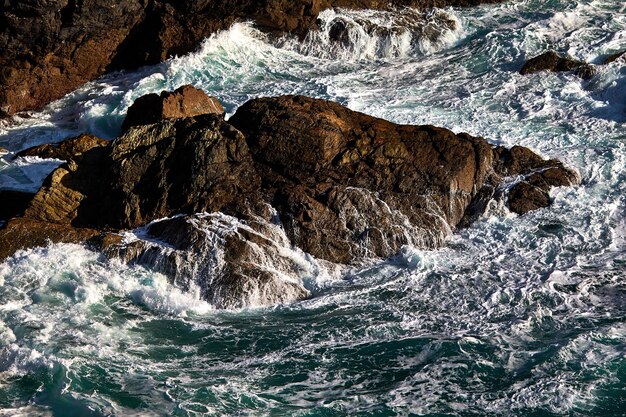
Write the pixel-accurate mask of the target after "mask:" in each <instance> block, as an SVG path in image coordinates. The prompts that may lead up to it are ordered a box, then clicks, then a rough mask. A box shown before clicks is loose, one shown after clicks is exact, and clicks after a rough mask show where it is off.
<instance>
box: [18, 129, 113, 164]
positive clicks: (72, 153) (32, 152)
mask: <svg viewBox="0 0 626 417" xmlns="http://www.w3.org/2000/svg"><path fill="white" fill-rule="evenodd" d="M108 143H109V141H108V140H105V139H100V138H98V137H95V136H92V135H80V136H77V137H75V138H70V139H66V140H64V141H63V142H60V143H46V144H44V145H39V146H34V147H32V148H28V149H25V150H23V151H20V152H18V153H17V154H16V155H15V156H16V157H22V156H38V157H40V158H46V159H61V160H63V161H69V160H71V159H74V158H76V157H79V156H81V155H82V154H84V153H85V152H87V151H89V150H91V149H93V148H95V147H101V146H107V145H108Z"/></svg>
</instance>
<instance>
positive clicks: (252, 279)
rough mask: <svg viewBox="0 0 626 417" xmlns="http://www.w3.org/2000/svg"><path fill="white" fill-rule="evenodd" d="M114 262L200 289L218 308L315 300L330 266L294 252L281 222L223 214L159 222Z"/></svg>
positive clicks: (118, 248)
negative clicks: (316, 288) (313, 292)
mask: <svg viewBox="0 0 626 417" xmlns="http://www.w3.org/2000/svg"><path fill="white" fill-rule="evenodd" d="M106 252H107V254H108V255H109V256H111V257H116V258H121V259H122V260H123V261H125V262H128V263H131V264H139V265H142V266H146V267H148V268H150V269H152V270H156V271H158V272H161V273H163V274H165V275H167V276H168V277H170V279H171V280H172V281H173V283H174V285H175V286H177V287H179V288H182V289H183V290H188V289H189V288H191V287H195V288H199V289H200V297H201V298H203V299H205V300H207V301H208V302H209V303H211V304H212V305H213V306H215V307H217V308H226V309H235V308H245V307H258V306H267V305H276V304H283V303H290V302H293V301H297V300H300V299H303V298H306V297H308V296H309V295H310V290H309V289H307V288H306V286H308V287H312V286H314V282H315V281H316V280H317V278H318V277H320V278H324V277H327V276H328V269H327V268H326V267H327V266H326V265H322V263H321V262H320V261H317V260H315V259H313V258H312V257H311V256H309V255H307V254H305V253H303V252H302V251H300V250H298V249H295V248H293V247H292V245H291V243H290V242H289V239H288V238H287V236H286V235H285V232H284V230H283V228H282V227H281V225H280V224H279V223H278V222H272V221H266V220H265V219H262V218H260V217H254V218H251V219H249V220H248V221H242V220H240V219H237V218H235V217H232V216H228V215H226V214H223V213H212V214H207V213H201V214H195V215H192V216H177V217H173V218H168V219H163V220H158V221H155V222H153V223H151V224H150V225H148V226H147V227H145V228H141V229H138V230H135V231H134V232H129V233H126V234H125V235H124V241H123V242H122V243H121V244H116V245H112V246H110V247H109V248H108V249H107V250H106Z"/></svg>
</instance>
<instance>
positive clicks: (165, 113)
mask: <svg viewBox="0 0 626 417" xmlns="http://www.w3.org/2000/svg"><path fill="white" fill-rule="evenodd" d="M202 114H216V115H218V116H224V107H222V104H221V103H220V102H219V101H218V100H217V99H216V98H214V97H209V96H208V95H206V93H205V92H204V91H202V90H198V89H197V88H195V87H193V86H191V85H185V86H182V87H180V88H179V89H177V90H176V91H173V92H169V91H163V92H162V93H161V95H158V94H148V95H146V96H143V97H140V98H138V99H137V100H135V102H134V103H133V105H132V106H130V108H129V109H128V112H127V114H126V118H125V119H124V123H123V124H122V130H123V131H127V130H128V129H129V128H130V127H132V126H139V125H149V124H152V123H157V122H159V121H161V120H166V119H180V118H183V117H193V116H199V115H202Z"/></svg>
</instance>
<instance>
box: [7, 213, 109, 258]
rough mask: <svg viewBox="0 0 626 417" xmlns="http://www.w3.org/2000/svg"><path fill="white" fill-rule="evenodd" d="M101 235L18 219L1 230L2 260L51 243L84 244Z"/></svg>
mask: <svg viewBox="0 0 626 417" xmlns="http://www.w3.org/2000/svg"><path fill="white" fill-rule="evenodd" d="M99 234H100V232H99V231H97V230H94V229H86V228H75V227H72V226H70V225H69V224H55V223H49V222H42V221H38V220H35V219H31V218H27V217H16V218H14V219H12V220H9V222H8V223H7V224H6V225H5V226H3V227H2V228H1V229H0V259H6V258H7V257H9V256H12V255H13V254H14V253H15V252H17V251H18V250H22V249H30V248H35V247H38V246H46V245H48V244H50V243H82V242H85V241H87V240H89V239H91V238H93V237H95V236H98V235H99Z"/></svg>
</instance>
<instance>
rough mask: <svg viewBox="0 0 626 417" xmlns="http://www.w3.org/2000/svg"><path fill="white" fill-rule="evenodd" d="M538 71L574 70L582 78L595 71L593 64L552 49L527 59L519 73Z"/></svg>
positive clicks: (589, 75) (591, 74)
mask: <svg viewBox="0 0 626 417" xmlns="http://www.w3.org/2000/svg"><path fill="white" fill-rule="evenodd" d="M539 71H552V72H562V71H574V72H575V73H576V75H578V76H579V77H581V78H583V79H589V78H591V77H593V76H594V75H595V73H596V70H595V68H594V67H593V65H591V64H587V63H586V62H582V61H577V60H574V59H571V58H563V57H561V56H559V55H558V54H557V53H556V52H554V51H548V52H545V53H543V54H541V55H539V56H536V57H534V58H531V59H529V60H528V61H527V62H526V63H525V64H524V66H523V67H522V69H521V70H520V74H522V75H526V74H532V73H535V72H539Z"/></svg>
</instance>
